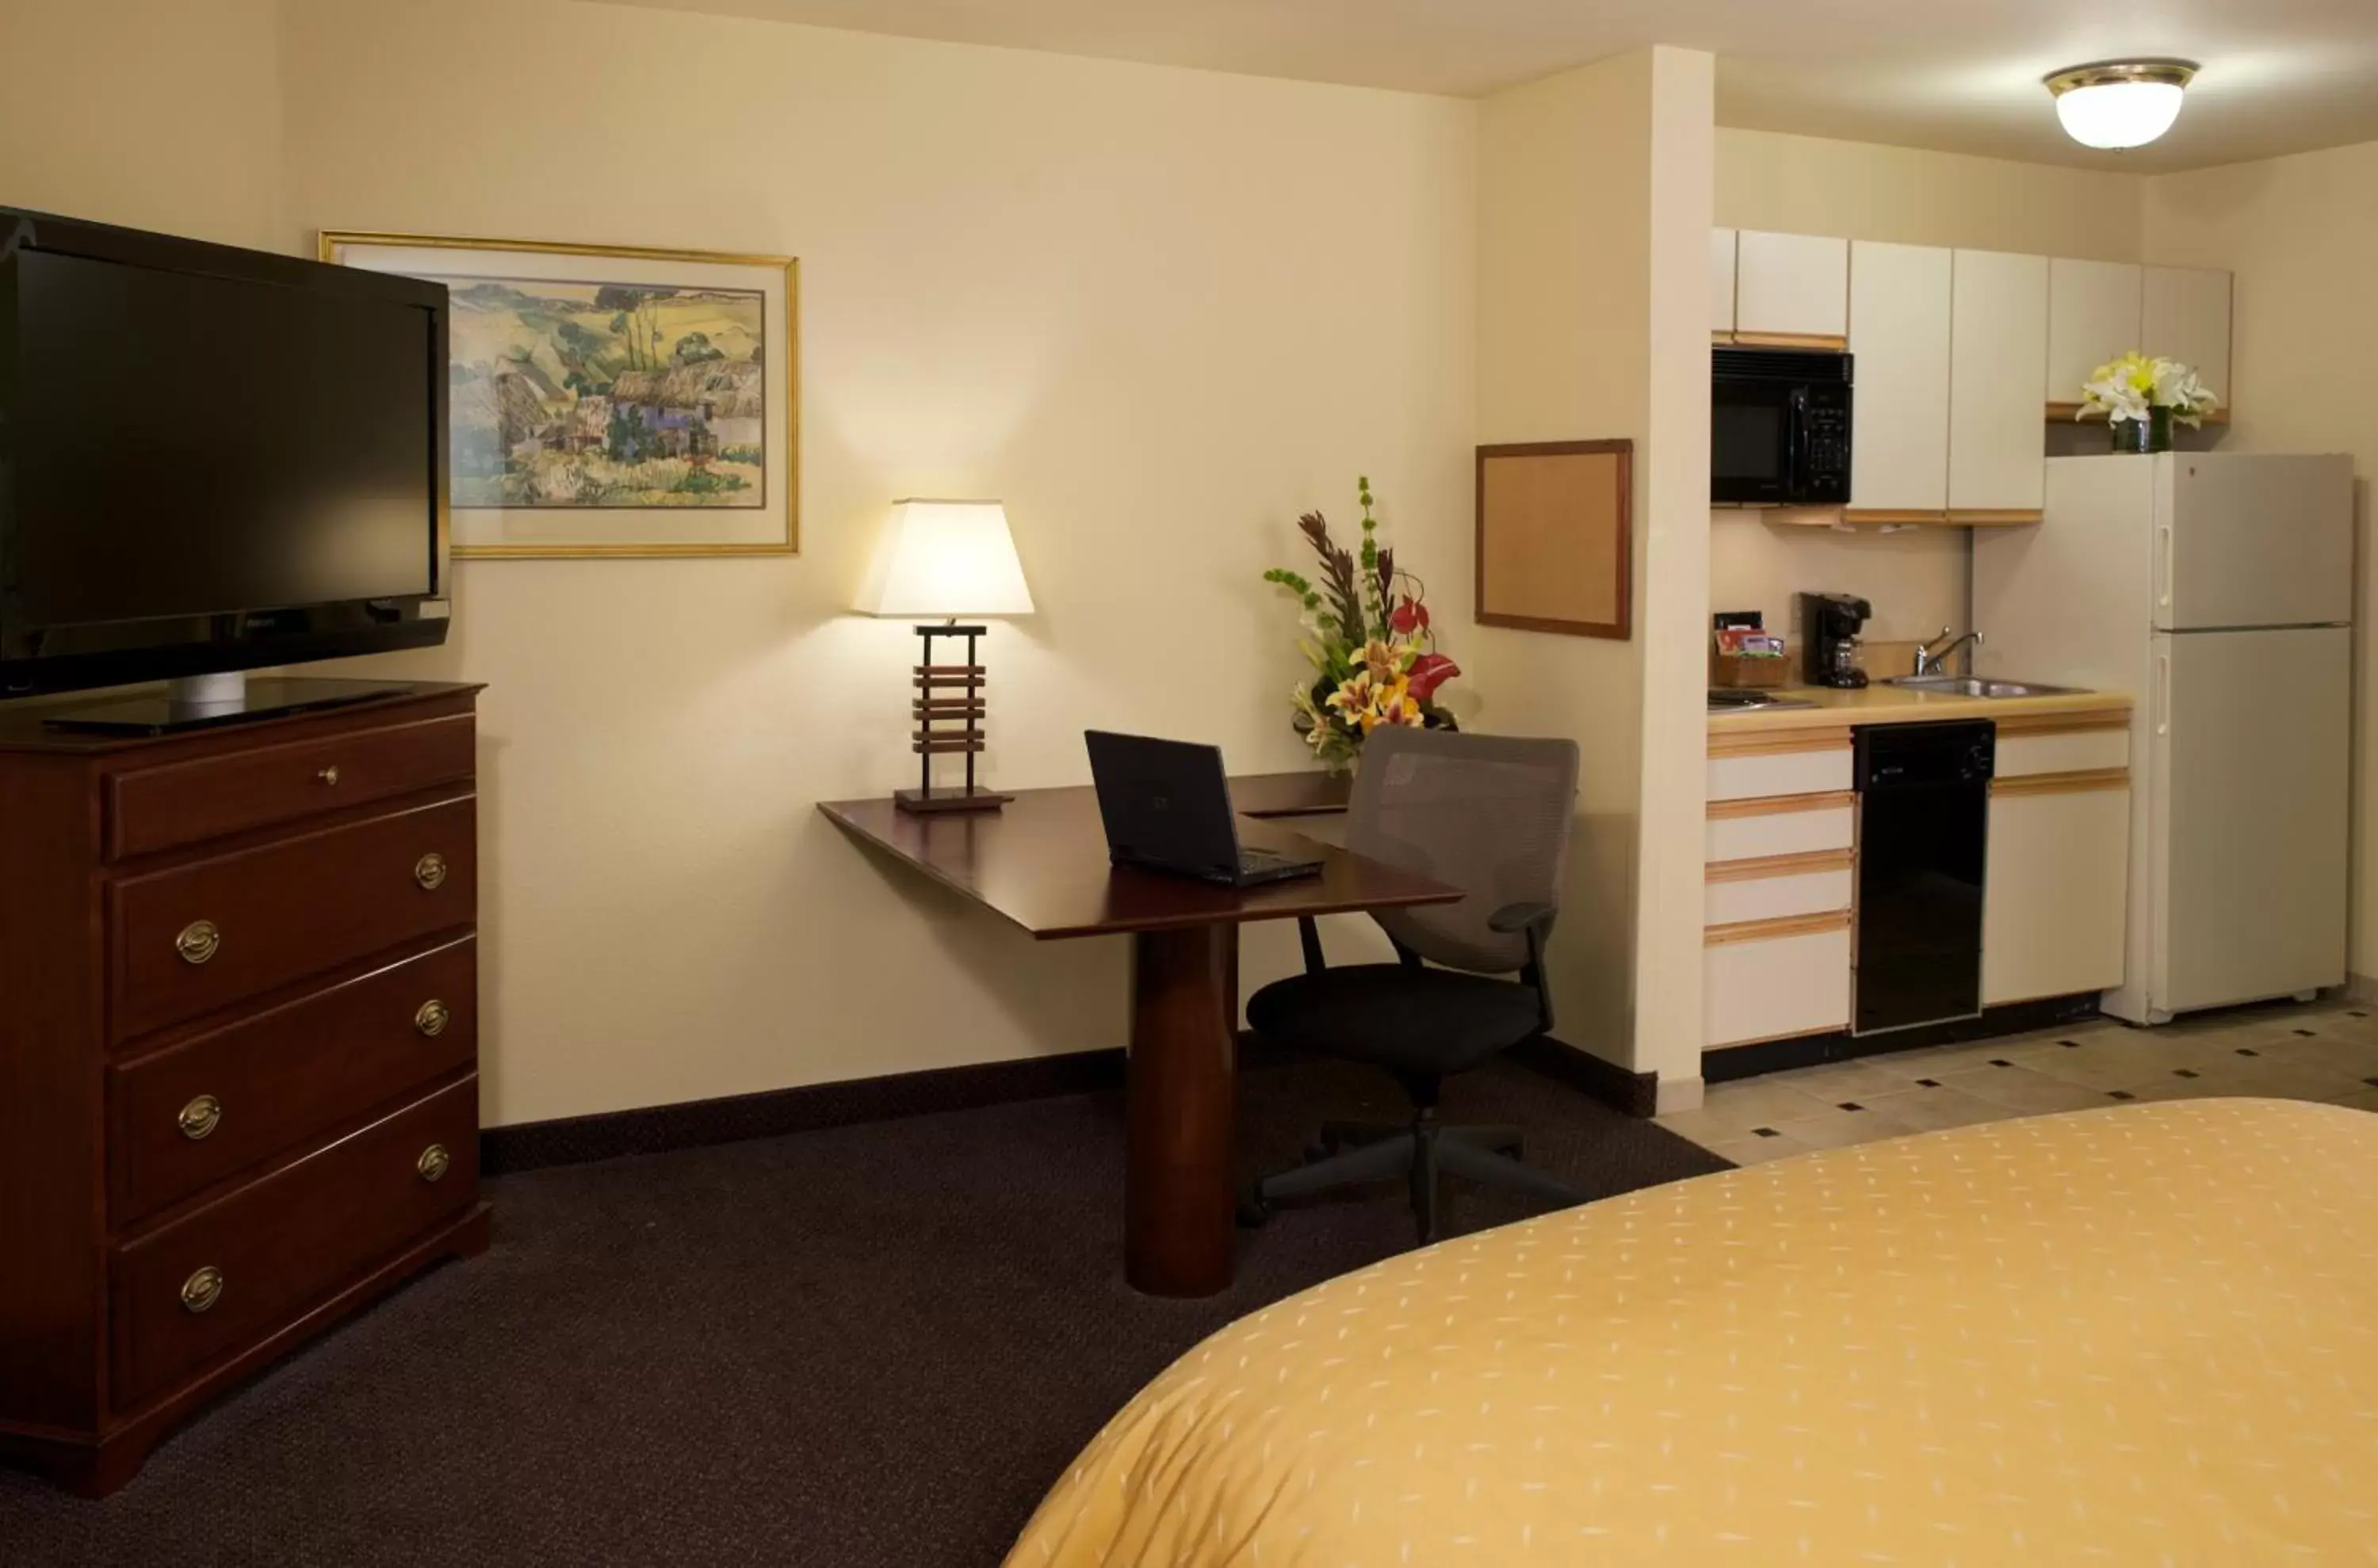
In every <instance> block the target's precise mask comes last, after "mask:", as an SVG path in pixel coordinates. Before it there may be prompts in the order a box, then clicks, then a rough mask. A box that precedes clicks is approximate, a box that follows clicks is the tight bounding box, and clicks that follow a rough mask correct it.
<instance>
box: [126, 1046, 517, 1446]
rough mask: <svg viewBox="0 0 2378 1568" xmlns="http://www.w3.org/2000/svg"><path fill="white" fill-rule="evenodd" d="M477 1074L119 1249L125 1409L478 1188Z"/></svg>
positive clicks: (343, 1279) (267, 1329)
mask: <svg viewBox="0 0 2378 1568" xmlns="http://www.w3.org/2000/svg"><path fill="white" fill-rule="evenodd" d="M478 1149H479V1080H478V1078H477V1076H476V1075H475V1074H474V1075H473V1076H471V1077H468V1078H465V1079H463V1080H461V1081H460V1082H458V1083H455V1084H453V1085H452V1086H450V1087H449V1088H447V1089H443V1090H440V1091H438V1092H437V1093H435V1094H432V1095H429V1096H428V1097H426V1099H422V1100H419V1101H416V1102H414V1104H411V1105H409V1106H407V1107H405V1108H404V1109H403V1110H401V1111H398V1112H396V1113H394V1114H393V1115H391V1116H387V1117H385V1118H383V1119H382V1120H380V1121H377V1122H374V1123H373V1124H372V1125H371V1126H369V1127H367V1128H363V1129H362V1130H360V1131H358V1132H355V1133H353V1134H351V1135H350V1136H348V1137H346V1138H344V1139H342V1140H340V1141H338V1142H336V1143H333V1144H331V1145H330V1146H329V1147H328V1148H324V1149H319V1150H317V1151H316V1152H313V1153H311V1154H309V1155H307V1156H306V1158H305V1159H303V1160H300V1161H298V1162H297V1163H296V1164H292V1165H288V1166H285V1167H283V1168H282V1169H281V1170H278V1171H276V1172H274V1173H273V1174H272V1175H270V1176H266V1177H265V1178H264V1179H262V1180H261V1181H257V1182H253V1183H250V1184H249V1185H248V1186H246V1187H244V1188H240V1189H239V1190H238V1191H236V1192H234V1193H231V1194H229V1195H228V1196H226V1197H224V1198H222V1199H220V1200H217V1201H215V1202H213V1203H210V1204H209V1205H208V1206H207V1207H205V1208H204V1209H201V1210H199V1211H198V1212H196V1213H194V1214H191V1215H189V1216H187V1217H186V1218H185V1219H181V1220H177V1221H175V1222H174V1224H170V1225H167V1226H166V1227H165V1228H163V1229H162V1230H160V1231H158V1232H156V1233H155V1234H153V1235H151V1236H144V1237H142V1238H141V1239H140V1240H138V1241H136V1242H133V1243H132V1244H131V1245H129V1246H126V1247H122V1248H117V1249H116V1252H115V1255H114V1258H113V1260H111V1263H110V1276H111V1285H112V1294H113V1311H112V1323H111V1330H110V1332H111V1334H112V1336H113V1344H114V1368H115V1382H114V1401H113V1403H114V1408H115V1410H116V1411H117V1412H119V1413H121V1412H124V1411H126V1410H127V1409H129V1408H131V1407H133V1406H135V1405H138V1404H140V1403H141V1402H142V1401H144V1400H147V1399H149V1398H151V1397H153V1396H154V1395H156V1394H158V1393H163V1392H165V1391H166V1390H167V1389H169V1388H171V1387H172V1386H173V1385H174V1383H175V1382H177V1381H180V1380H181V1379H183V1378H185V1377H186V1376H188V1375H189V1374H190V1373H192V1372H195V1371H197V1370H198V1369H199V1368H201V1367H203V1366H204V1365H206V1364H207V1363H208V1362H209V1361H211V1360H213V1359H214V1358H216V1357H219V1356H222V1355H224V1354H227V1353H230V1352H233V1351H236V1350H242V1349H245V1348H246V1347H247V1346H248V1345H253V1344H254V1343H256V1342H257V1341H258V1340H259V1339H261V1338H262V1337H264V1336H265V1335H266V1334H268V1333H271V1332H272V1331H273V1330H275V1329H277V1328H279V1327H280V1326H281V1325H282V1324H283V1323H286V1322H287V1321H290V1320H291V1319H292V1318H294V1317H295V1316H297V1315H298V1314H299V1313H300V1312H302V1311H303V1310H304V1309H306V1306H307V1305H308V1304H309V1303H311V1302H314V1301H318V1300H319V1299H321V1298H323V1297H328V1296H330V1295H332V1294H334V1293H335V1292H336V1291H337V1290H338V1289H339V1288H340V1287H341V1286H342V1285H345V1284H347V1283H348V1282H349V1281H350V1280H352V1279H354V1277H355V1276H356V1275H358V1274H360V1273H362V1272H364V1271H365V1270H366V1268H368V1267H369V1266H370V1265H371V1264H372V1263H374V1262H376V1261H377V1260H379V1259H381V1258H384V1257H386V1256H387V1255H389V1254H390V1253H392V1252H394V1251H396V1250H397V1249H398V1248H401V1247H402V1246H403V1244H404V1243H405V1242H407V1241H409V1240H411V1239H412V1238H413V1237H414V1236H418V1235H420V1234H421V1233H423V1232H424V1231H426V1230H429V1229H430V1228H431V1227H433V1226H435V1225H436V1224H438V1222H439V1221H440V1220H443V1219H447V1218H449V1217H450V1216H452V1215H454V1214H457V1213H459V1212H462V1210H463V1209H465V1208H468V1207H469V1206H470V1204H471V1202H472V1201H473V1200H474V1198H475V1197H476V1196H477V1194H478V1183H479V1155H478Z"/></svg>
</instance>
